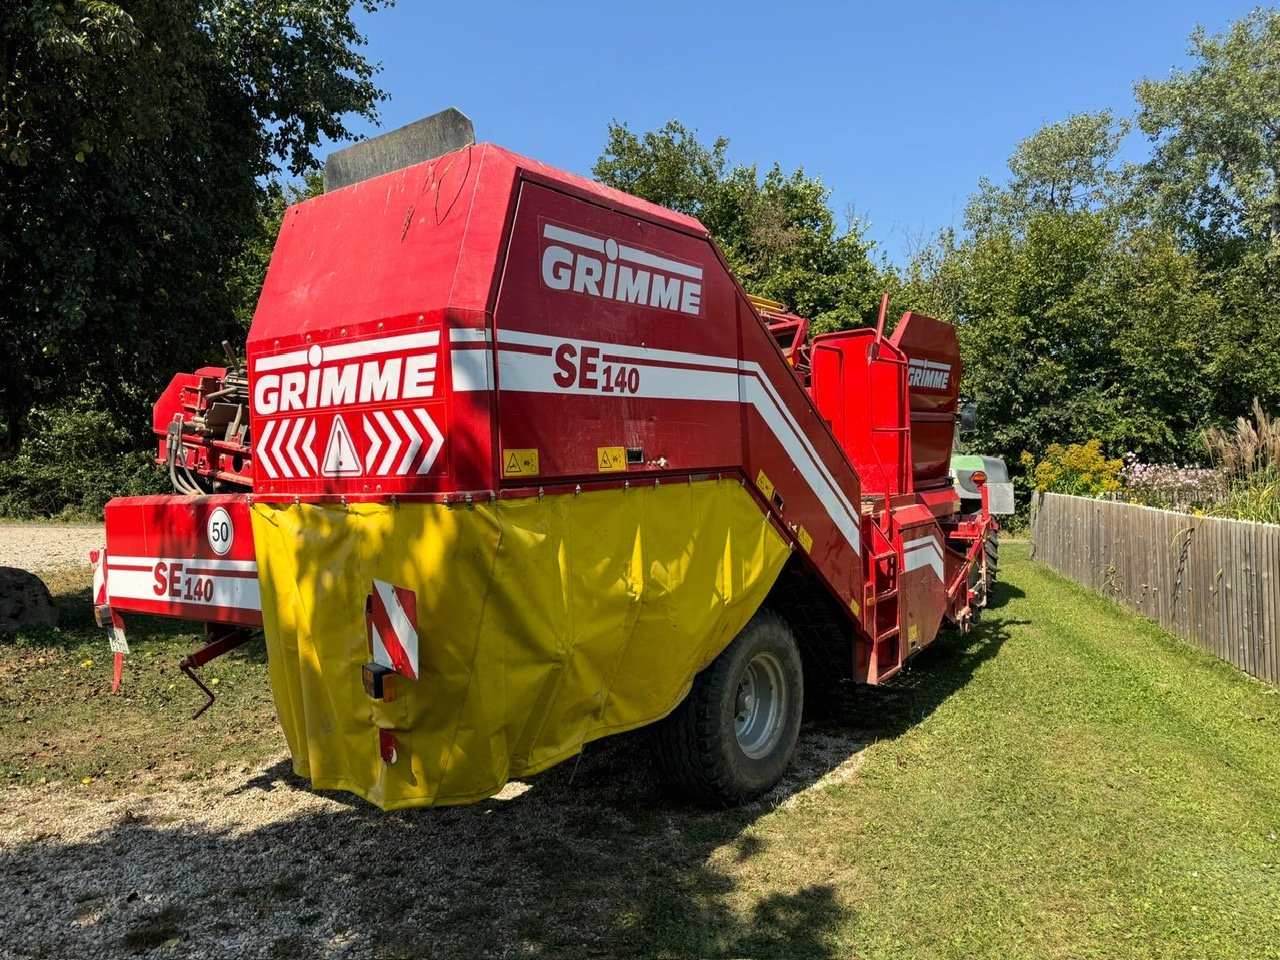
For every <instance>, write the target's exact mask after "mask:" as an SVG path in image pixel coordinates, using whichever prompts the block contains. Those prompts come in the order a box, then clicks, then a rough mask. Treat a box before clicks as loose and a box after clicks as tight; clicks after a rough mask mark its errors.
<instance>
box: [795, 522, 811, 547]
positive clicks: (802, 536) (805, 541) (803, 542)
mask: <svg viewBox="0 0 1280 960" xmlns="http://www.w3.org/2000/svg"><path fill="white" fill-rule="evenodd" d="M796 539H797V540H799V541H800V546H802V547H804V552H805V553H812V552H813V537H812V536H810V534H809V531H808V530H806V529H805V528H804V525H803V524H802V525H801V526H800V528H799V529H798V530H796Z"/></svg>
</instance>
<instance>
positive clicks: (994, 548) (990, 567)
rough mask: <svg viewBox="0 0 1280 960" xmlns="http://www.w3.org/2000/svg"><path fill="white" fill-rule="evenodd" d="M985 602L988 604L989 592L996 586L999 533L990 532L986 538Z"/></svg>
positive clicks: (998, 564)
mask: <svg viewBox="0 0 1280 960" xmlns="http://www.w3.org/2000/svg"><path fill="white" fill-rule="evenodd" d="M986 550H987V600H988V602H990V599H991V590H992V588H993V587H994V586H995V585H996V575H997V574H998V573H999V572H1000V531H999V530H993V531H991V536H989V537H988V538H987V543H986Z"/></svg>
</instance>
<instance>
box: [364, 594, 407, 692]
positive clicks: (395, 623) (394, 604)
mask: <svg viewBox="0 0 1280 960" xmlns="http://www.w3.org/2000/svg"><path fill="white" fill-rule="evenodd" d="M373 588H374V589H375V590H377V591H378V596H379V597H381V598H382V606H383V607H384V608H385V609H386V611H387V621H388V622H389V623H390V624H391V630H392V632H393V633H395V635H396V639H397V640H399V641H400V646H401V647H403V648H404V652H405V655H406V656H407V657H408V658H409V666H410V667H411V668H412V670H413V676H412V677H411V678H410V679H412V680H417V679H418V628H417V627H415V626H414V625H413V624H412V623H410V622H409V615H408V614H407V613H405V612H404V607H403V606H401V605H400V597H399V596H397V595H396V589H395V587H394V586H392V585H391V584H389V583H387V582H386V581H385V580H375V581H373ZM376 632H377V631H375V633H376Z"/></svg>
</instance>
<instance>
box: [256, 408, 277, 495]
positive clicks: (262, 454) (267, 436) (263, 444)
mask: <svg viewBox="0 0 1280 960" xmlns="http://www.w3.org/2000/svg"><path fill="white" fill-rule="evenodd" d="M275 428H276V422H275V421H274V420H268V421H267V425H266V426H265V427H263V428H262V436H260V437H259V438H258V462H259V463H261V464H262V469H264V470H266V471H267V476H269V477H270V478H271V479H272V480H278V479H279V478H280V474H278V473H276V468H275V466H274V465H273V464H272V463H271V456H270V454H269V452H268V448H269V444H270V443H271V432H272V431H273V430H275Z"/></svg>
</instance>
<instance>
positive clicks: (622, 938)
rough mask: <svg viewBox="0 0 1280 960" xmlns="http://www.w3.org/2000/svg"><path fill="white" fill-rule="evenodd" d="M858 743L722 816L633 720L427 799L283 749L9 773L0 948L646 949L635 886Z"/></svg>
mask: <svg viewBox="0 0 1280 960" xmlns="http://www.w3.org/2000/svg"><path fill="white" fill-rule="evenodd" d="M864 745H865V744H863V743H857V742H854V741H853V740H850V739H848V738H846V737H845V736H832V735H830V734H828V733H826V732H824V731H821V730H812V729H810V730H809V731H808V732H807V733H806V736H805V737H804V738H803V739H802V741H801V751H800V754H799V757H798V762H797V764H796V766H795V767H794V768H793V770H792V772H791V774H790V775H789V777H788V779H787V781H785V782H784V784H783V785H781V786H780V787H779V788H778V789H777V790H775V791H774V793H773V794H771V795H770V797H768V798H766V800H765V801H763V802H761V803H758V804H755V805H753V806H751V807H748V808H744V809H740V810H729V811H717V812H707V811H699V810H691V809H690V808H688V807H685V806H683V805H682V804H681V803H680V802H679V801H677V800H674V799H673V798H671V797H670V796H668V795H666V794H665V792H664V791H663V789H662V787H661V786H660V785H659V783H658V780H657V776H656V771H655V769H654V767H653V764H652V761H651V759H650V758H649V755H648V752H647V750H645V749H643V748H642V745H641V744H640V743H639V742H638V738H637V736H636V735H632V736H630V737H621V738H617V737H615V738H612V739H610V740H606V741H603V742H601V743H599V744H595V745H592V746H591V747H590V748H589V749H588V751H587V752H586V753H584V755H583V757H582V758H581V759H580V760H579V761H578V762H576V763H575V762H574V761H570V762H568V763H566V764H562V765H560V766H559V767H556V768H554V769H553V770H551V771H548V772H547V773H545V774H543V775H541V776H539V777H537V778H534V779H533V780H532V781H531V782H530V783H511V784H508V786H507V788H506V789H505V790H504V791H503V793H502V794H500V795H499V797H496V798H494V799H492V800H489V801H487V802H483V803H480V804H476V805H472V806H468V807H459V808H448V809H439V810H413V811H399V812H396V813H383V812H381V811H379V810H376V809H374V808H372V807H370V806H369V805H367V804H365V803H363V802H361V801H358V800H356V799H354V798H351V797H349V796H346V795H343V794H319V793H316V792H314V791H312V790H310V789H308V787H307V785H306V783H305V782H304V781H301V780H299V779H298V778H296V777H295V776H294V775H293V774H292V773H291V772H290V770H289V765H288V762H287V760H286V759H285V758H283V757H281V758H280V759H279V761H278V762H277V763H274V764H271V765H268V766H267V767H265V768H261V769H251V768H249V767H246V766H241V767H239V768H235V769H222V770H217V771H210V772H209V776H208V778H207V779H205V780H203V781H193V780H185V781H183V780H177V781H175V780H174V779H173V778H167V779H164V780H156V781H154V782H153V783H151V784H150V785H145V784H144V785H134V786H131V787H130V788H129V789H128V790H127V791H113V790H112V789H111V788H109V787H105V786H100V785H97V784H95V785H93V786H90V787H83V786H82V785H80V784H78V783H72V784H66V783H52V784H46V785H41V786H36V787H11V788H9V789H7V790H4V791H3V793H0V903H4V904H5V905H6V906H5V909H4V910H2V911H0V957H3V958H18V957H23V958H28V957H76V958H81V957H84V958H88V957H118V956H129V955H141V956H147V957H196V958H221V957H228V958H229V957H235V958H250V957H263V958H277V957H279V958H286V957H287V958H290V960H294V958H304V957H326V958H384V957H386V958H391V957H435V956H440V957H524V956H534V957H539V956H552V957H556V956H575V957H583V956H617V955H621V954H625V955H643V954H644V953H645V949H644V944H645V943H646V933H645V929H644V926H645V925H644V917H645V916H646V914H647V912H648V911H649V910H650V909H651V906H650V904H649V903H648V902H647V900H646V894H645V893H644V891H652V890H653V889H655V888H656V889H661V890H668V889H678V888H679V887H680V886H681V885H682V884H684V883H687V882H688V878H689V877H690V876H692V875H695V874H697V873H699V872H701V871H708V872H716V871H717V870H718V867H717V861H718V860H721V859H724V858H727V859H728V860H730V861H732V860H733V859H734V858H737V857H739V856H740V853H739V852H732V851H735V849H736V847H737V846H738V845H740V844H741V843H742V834H743V831H744V830H747V829H748V828H749V825H750V824H751V823H752V822H753V821H754V820H756V819H757V818H758V817H760V816H761V815H763V814H764V813H767V812H768V811H770V810H772V809H774V808H775V807H776V806H778V805H779V804H785V805H791V804H797V803H805V802H808V801H809V800H810V799H812V798H816V796H817V791H820V790H821V789H822V788H823V787H825V786H826V785H828V784H838V783H840V782H842V781H844V780H847V779H849V778H850V777H851V776H853V775H854V773H855V772H856V770H857V768H858V766H859V765H860V762H861V754H860V750H861V747H862V746H864ZM725 879H726V881H727V879H728V878H727V877H726V878H725ZM637 921H638V923H639V925H638V926H637Z"/></svg>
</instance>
